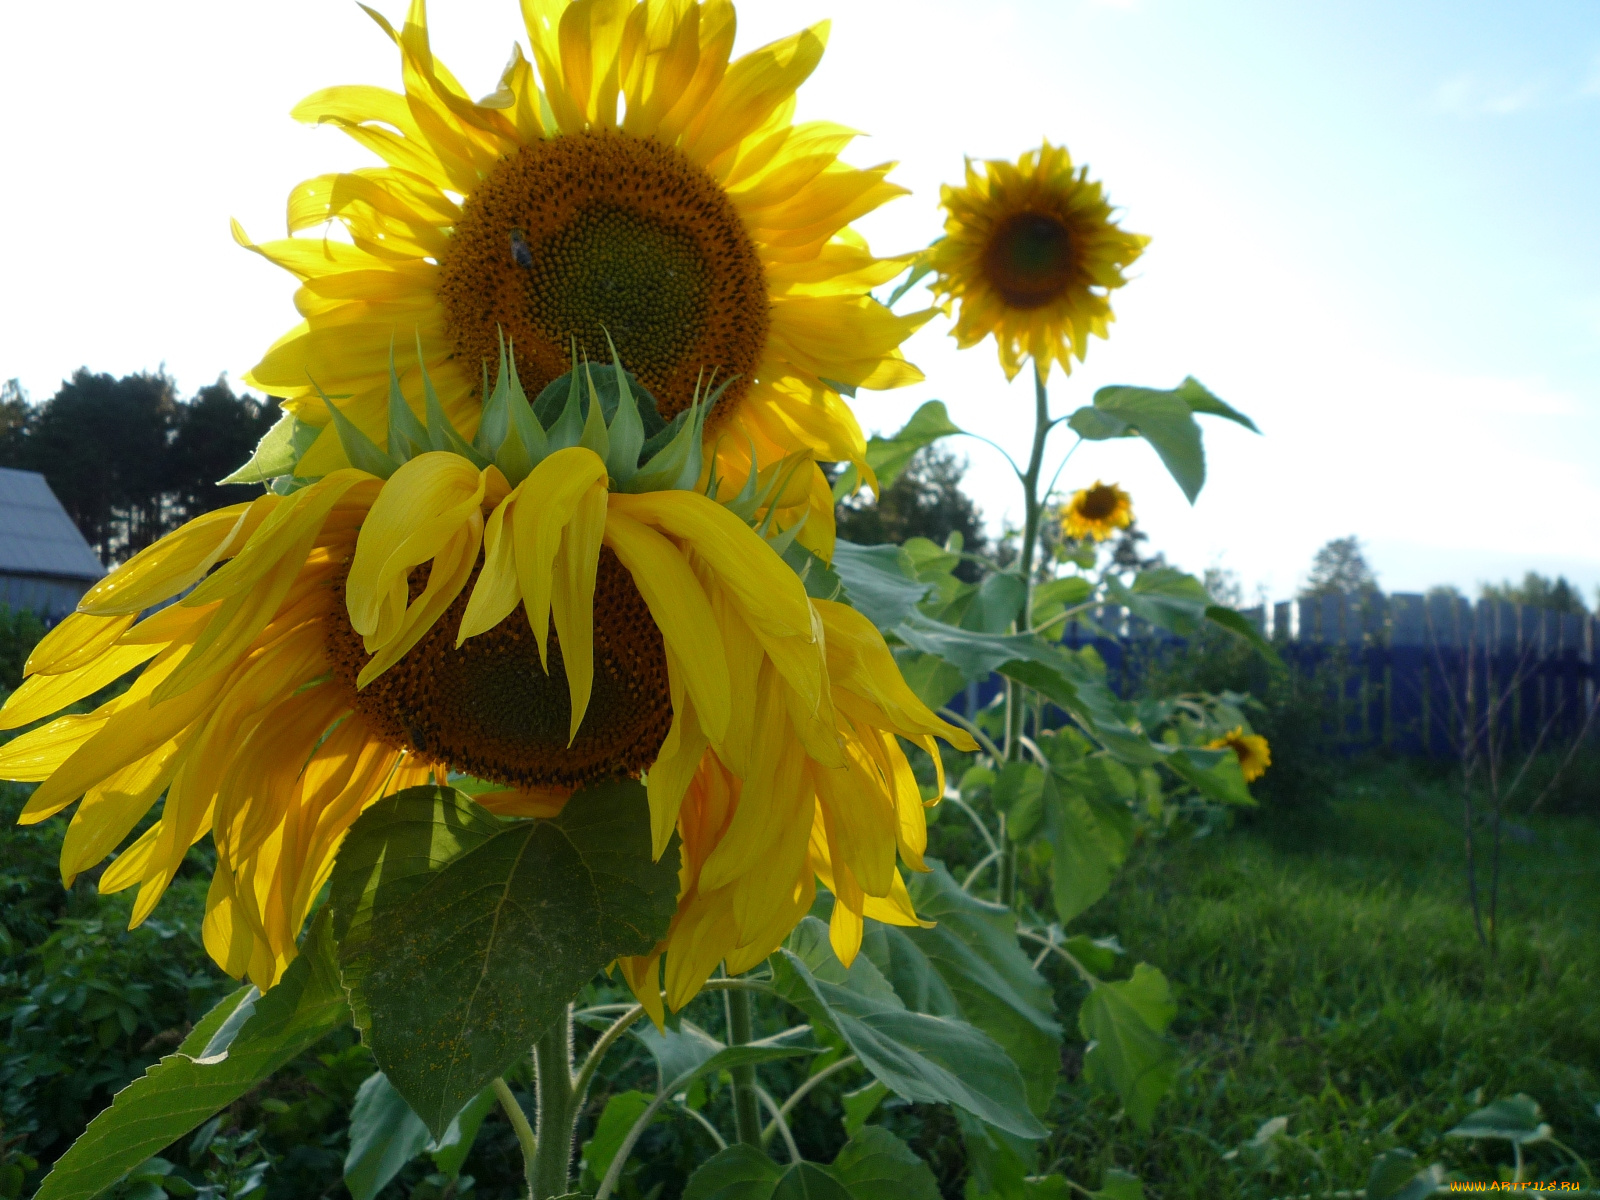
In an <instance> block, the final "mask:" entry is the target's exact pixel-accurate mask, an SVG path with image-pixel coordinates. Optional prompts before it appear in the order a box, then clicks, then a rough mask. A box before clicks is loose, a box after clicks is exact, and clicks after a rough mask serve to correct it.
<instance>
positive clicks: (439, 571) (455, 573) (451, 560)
mask: <svg viewBox="0 0 1600 1200" xmlns="http://www.w3.org/2000/svg"><path fill="white" fill-rule="evenodd" d="M412 461H413V462H415V461H416V460H415V459H413V460H412ZM466 518H467V524H466V527H465V528H464V529H461V530H459V531H458V532H457V533H456V535H455V536H454V537H453V538H451V539H450V541H449V542H447V543H446V544H445V545H444V546H442V547H441V548H440V549H439V551H438V553H437V555H435V557H434V560H433V568H432V570H430V571H429V572H428V583H427V586H426V587H424V588H423V589H422V595H420V596H418V597H417V600H416V603H414V604H413V605H411V607H410V608H408V609H406V610H405V615H404V616H403V617H402V618H401V621H400V627H399V628H398V629H396V630H395V631H394V634H393V635H392V637H391V638H390V639H389V641H388V642H386V643H385V644H384V645H383V646H382V647H381V648H380V649H379V650H378V652H377V653H376V654H374V655H373V656H372V658H371V659H370V660H369V661H368V663H367V665H366V666H364V667H362V668H361V673H360V674H359V675H357V676H356V686H357V687H358V688H362V687H366V686H367V684H369V683H371V682H372V681H373V680H374V679H376V678H377V677H378V676H379V675H382V674H383V673H384V672H385V671H387V670H388V669H389V668H390V667H392V666H394V664H395V663H397V662H399V661H400V660H401V659H402V658H404V657H405V655H406V652H407V651H408V650H410V649H411V647H413V646H415V645H416V644H417V643H418V642H419V641H421V640H422V638H423V636H424V635H425V634H426V633H427V632H428V630H430V629H432V628H433V626H434V625H435V623H437V622H438V620H439V619H440V618H441V617H443V616H444V614H445V610H446V609H448V608H449V607H450V606H451V605H452V604H454V603H455V600H456V597H457V596H459V595H460V594H461V589H462V588H464V587H466V586H467V580H468V579H469V578H470V577H471V575H472V568H473V567H474V566H475V565H476V564H477V561H478V547H479V545H480V544H481V543H482V541H483V517H482V516H481V515H480V514H479V513H478V510H477V508H476V506H474V507H472V508H470V509H468V510H467V513H466Z"/></svg>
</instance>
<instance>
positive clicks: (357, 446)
mask: <svg viewBox="0 0 1600 1200" xmlns="http://www.w3.org/2000/svg"><path fill="white" fill-rule="evenodd" d="M311 386H312V387H314V388H316V389H317V395H318V396H320V397H322V405H323V407H324V408H326V409H327V410H328V415H329V416H330V417H332V418H333V428H334V432H336V433H337V434H338V435H339V445H341V446H342V447H344V456H345V458H347V459H349V461H350V465H351V466H352V467H354V468H356V470H358V471H365V472H366V473H367V474H368V475H376V476H377V477H378V478H379V479H387V478H389V476H391V475H393V474H394V473H395V472H396V471H398V470H399V469H400V464H399V463H397V462H395V460H394V459H392V458H390V457H389V456H388V455H387V454H385V453H384V452H383V451H382V450H380V449H378V447H377V444H376V443H375V442H373V440H372V439H371V438H369V437H368V436H367V435H366V434H364V433H362V432H361V430H360V429H358V428H356V424H355V422H354V421H352V420H351V419H350V418H349V417H347V416H345V415H344V414H343V413H342V412H340V411H339V410H338V409H337V408H335V407H334V404H333V401H332V400H330V399H328V394H327V393H326V392H324V391H323V390H322V389H321V388H320V387H318V386H317V381H316V380H314V379H313V380H312V381H311Z"/></svg>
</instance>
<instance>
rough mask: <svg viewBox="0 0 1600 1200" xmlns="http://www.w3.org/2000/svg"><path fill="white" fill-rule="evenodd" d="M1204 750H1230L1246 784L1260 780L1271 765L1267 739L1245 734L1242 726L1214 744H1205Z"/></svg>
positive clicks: (1230, 731) (1270, 752) (1270, 753)
mask: <svg viewBox="0 0 1600 1200" xmlns="http://www.w3.org/2000/svg"><path fill="white" fill-rule="evenodd" d="M1206 749H1207V750H1223V749H1227V750H1232V751H1233V752H1234V754H1235V755H1236V756H1237V757H1238V759H1239V770H1241V771H1242V772H1244V781H1245V782H1246V783H1254V782H1255V781H1256V780H1257V779H1260V778H1261V777H1262V776H1263V775H1265V774H1266V772H1267V768H1268V767H1270V766H1271V765H1272V750H1271V748H1270V747H1268V745H1267V739H1266V738H1264V737H1258V736H1257V735H1256V734H1253V733H1246V732H1245V731H1244V726H1243V725H1241V726H1239V728H1237V729H1231V730H1229V731H1228V732H1227V733H1225V734H1223V735H1222V736H1221V737H1219V738H1218V739H1217V740H1216V741H1214V742H1207V743H1206Z"/></svg>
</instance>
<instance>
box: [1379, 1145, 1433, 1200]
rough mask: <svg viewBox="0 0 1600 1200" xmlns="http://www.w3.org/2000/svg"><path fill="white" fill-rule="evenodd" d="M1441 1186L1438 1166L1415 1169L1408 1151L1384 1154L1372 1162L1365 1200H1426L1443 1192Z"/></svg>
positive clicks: (1386, 1152) (1398, 1150) (1394, 1151)
mask: <svg viewBox="0 0 1600 1200" xmlns="http://www.w3.org/2000/svg"><path fill="white" fill-rule="evenodd" d="M1444 1182H1445V1175H1444V1172H1443V1171H1442V1170H1440V1169H1439V1167H1438V1166H1437V1165H1434V1166H1428V1167H1423V1168H1421V1169H1418V1167H1417V1156H1416V1155H1415V1154H1413V1153H1412V1152H1411V1151H1409V1150H1406V1149H1400V1148H1397V1149H1394V1150H1385V1151H1384V1152H1383V1153H1382V1154H1380V1155H1378V1157H1377V1158H1375V1159H1373V1160H1372V1169H1371V1171H1369V1172H1368V1173H1367V1190H1366V1194H1365V1197H1364V1200H1427V1198H1428V1197H1430V1196H1433V1195H1436V1194H1437V1193H1438V1192H1439V1191H1441V1190H1442V1188H1443V1185H1444Z"/></svg>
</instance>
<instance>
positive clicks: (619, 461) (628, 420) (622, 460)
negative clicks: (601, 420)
mask: <svg viewBox="0 0 1600 1200" xmlns="http://www.w3.org/2000/svg"><path fill="white" fill-rule="evenodd" d="M606 348H607V349H609V350H610V351H611V369H612V371H613V372H615V374H616V381H617V411H616V414H615V415H614V416H613V417H612V418H611V428H610V429H609V430H608V431H607V435H608V437H609V439H610V441H609V444H608V445H607V448H606V453H605V456H604V457H605V460H606V472H607V473H608V474H609V475H610V476H611V478H612V479H614V480H615V481H616V482H617V483H619V484H623V483H626V482H627V481H628V480H630V479H632V478H633V477H634V476H635V475H636V474H638V472H639V451H640V449H641V448H642V447H643V446H644V422H643V421H641V420H640V419H639V405H638V403H637V402H636V401H635V400H634V398H633V391H632V389H630V388H629V387H628V373H627V372H626V371H624V370H623V369H622V359H621V358H619V357H618V356H617V348H616V346H615V345H613V344H612V341H611V335H610V334H609V333H607V334H606ZM590 387H591V391H590V395H591V396H593V394H594V393H593V390H592V388H593V384H592V383H591V385H590ZM590 406H591V413H592V411H593V409H594V408H598V407H599V402H598V401H597V400H593V399H591V401H590Z"/></svg>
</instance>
